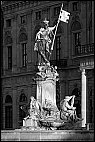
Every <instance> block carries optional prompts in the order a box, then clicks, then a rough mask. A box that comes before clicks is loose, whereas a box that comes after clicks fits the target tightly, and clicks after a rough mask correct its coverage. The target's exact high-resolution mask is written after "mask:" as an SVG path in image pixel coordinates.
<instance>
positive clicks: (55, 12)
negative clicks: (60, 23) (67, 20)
mask: <svg viewBox="0 0 95 142" xmlns="http://www.w3.org/2000/svg"><path fill="white" fill-rule="evenodd" d="M60 9H61V8H60V6H57V7H54V16H58V15H59V14H60Z"/></svg>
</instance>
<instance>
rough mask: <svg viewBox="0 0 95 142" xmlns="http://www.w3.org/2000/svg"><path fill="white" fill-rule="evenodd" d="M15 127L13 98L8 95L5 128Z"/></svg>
mask: <svg viewBox="0 0 95 142" xmlns="http://www.w3.org/2000/svg"><path fill="white" fill-rule="evenodd" d="M12 127H13V116H12V98H11V96H10V95H7V96H6V98H5V128H6V129H11V128H12Z"/></svg>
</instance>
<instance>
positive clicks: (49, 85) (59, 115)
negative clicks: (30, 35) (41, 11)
mask: <svg viewBox="0 0 95 142" xmlns="http://www.w3.org/2000/svg"><path fill="white" fill-rule="evenodd" d="M62 8H63V4H62V7H61V11H60V14H59V18H58V22H57V25H55V26H54V27H49V21H47V20H46V19H45V20H44V21H43V23H44V27H42V28H40V29H39V32H38V33H37V34H36V38H35V45H34V50H35V51H36V52H38V72H37V73H36V76H35V78H34V80H35V81H36V84H37V94H36V96H37V100H36V99H35V98H34V97H33V96H31V97H30V103H29V109H28V115H27V117H25V118H24V119H23V128H25V129H26V128H31V129H51V130H53V129H62V127H63V128H64V126H65V125H66V124H67V123H68V122H73V124H74V123H76V122H77V121H80V120H81V119H80V118H78V117H77V116H76V108H75V107H73V105H74V98H75V96H66V97H65V99H64V100H62V101H61V103H60V110H59V109H58V108H57V104H56V82H57V81H58V80H59V74H58V72H57V66H55V67H53V66H52V65H51V64H50V57H51V54H52V50H53V45H54V40H55V36H56V32H57V28H58V24H59V22H60V21H63V22H66V23H68V21H67V20H68V19H69V15H70V13H68V12H66V11H64V10H62ZM70 100H71V105H69V101H70Z"/></svg>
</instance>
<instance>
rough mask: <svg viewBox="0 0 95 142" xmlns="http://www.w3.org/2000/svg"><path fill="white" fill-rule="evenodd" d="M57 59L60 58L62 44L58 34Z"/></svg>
mask: <svg viewBox="0 0 95 142" xmlns="http://www.w3.org/2000/svg"><path fill="white" fill-rule="evenodd" d="M55 40H56V60H57V61H58V60H60V49H61V48H60V44H61V42H60V36H57V37H56V39H55Z"/></svg>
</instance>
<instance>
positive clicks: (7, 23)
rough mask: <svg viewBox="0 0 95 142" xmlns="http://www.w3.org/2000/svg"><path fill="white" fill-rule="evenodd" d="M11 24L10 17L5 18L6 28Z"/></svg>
mask: <svg viewBox="0 0 95 142" xmlns="http://www.w3.org/2000/svg"><path fill="white" fill-rule="evenodd" d="M11 26H12V25H11V19H7V20H6V28H9V27H11Z"/></svg>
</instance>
